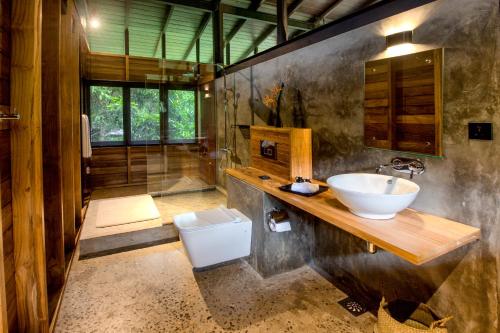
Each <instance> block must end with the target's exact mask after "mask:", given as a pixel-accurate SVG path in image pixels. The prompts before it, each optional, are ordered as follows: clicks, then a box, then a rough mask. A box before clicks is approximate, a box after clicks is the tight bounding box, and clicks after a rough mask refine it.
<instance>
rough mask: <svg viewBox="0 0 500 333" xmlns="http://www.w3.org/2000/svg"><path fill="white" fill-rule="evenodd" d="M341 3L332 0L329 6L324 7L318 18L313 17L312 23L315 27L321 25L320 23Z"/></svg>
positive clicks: (339, 0)
mask: <svg viewBox="0 0 500 333" xmlns="http://www.w3.org/2000/svg"><path fill="white" fill-rule="evenodd" d="M341 2H342V0H333V1H332V2H331V3H330V4H329V5H328V7H326V8H325V9H324V10H323V11H322V12H321V13H320V14H319V15H318V16H316V17H314V18H313V23H314V25H315V26H318V25H320V24H321V22H323V20H324V19H325V18H326V17H327V16H328V15H330V14H331V13H332V12H333V11H334V9H335V8H337V6H338V5H340V3H341Z"/></svg>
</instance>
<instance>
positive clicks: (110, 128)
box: [90, 86, 125, 143]
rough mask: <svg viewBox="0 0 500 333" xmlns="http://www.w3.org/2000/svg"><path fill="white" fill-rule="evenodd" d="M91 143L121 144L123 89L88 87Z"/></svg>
mask: <svg viewBox="0 0 500 333" xmlns="http://www.w3.org/2000/svg"><path fill="white" fill-rule="evenodd" d="M90 123H91V128H92V131H91V135H90V137H91V141H92V143H103V142H109V143H112V142H123V141H124V140H125V136H124V131H123V88H122V87H106V86H91V87H90Z"/></svg>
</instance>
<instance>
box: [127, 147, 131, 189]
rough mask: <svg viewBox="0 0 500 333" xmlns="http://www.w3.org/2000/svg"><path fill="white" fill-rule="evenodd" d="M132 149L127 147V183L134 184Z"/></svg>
mask: <svg viewBox="0 0 500 333" xmlns="http://www.w3.org/2000/svg"><path fill="white" fill-rule="evenodd" d="M130 149H131V147H130V146H127V183H128V184H132V155H131V152H130Z"/></svg>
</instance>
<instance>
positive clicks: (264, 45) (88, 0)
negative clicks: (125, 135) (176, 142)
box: [80, 0, 381, 64]
mask: <svg viewBox="0 0 500 333" xmlns="http://www.w3.org/2000/svg"><path fill="white" fill-rule="evenodd" d="M378 1H381V0H287V3H288V10H289V30H288V32H289V38H293V37H295V36H297V35H299V34H300V33H301V32H303V31H307V30H310V29H313V28H314V27H317V26H320V25H322V24H325V23H328V22H331V21H333V20H336V19H339V18H341V17H343V16H346V15H348V14H351V13H353V12H355V11H358V10H360V9H362V8H364V7H367V6H369V5H371V4H373V3H376V2H378ZM80 2H82V3H83V6H80V7H81V8H84V10H85V12H86V13H85V15H82V16H85V17H87V18H88V17H97V18H99V20H100V22H101V26H100V27H99V28H97V29H92V28H91V27H87V35H88V40H89V44H90V49H91V51H92V52H105V53H114V54H124V53H125V33H124V31H125V29H126V28H128V31H129V53H130V55H135V56H144V57H157V58H160V57H161V33H162V31H165V34H166V58H167V59H169V60H187V61H193V62H194V61H196V40H199V44H200V54H199V60H200V62H203V63H211V62H213V61H212V55H213V41H212V22H211V21H212V18H211V14H210V8H211V6H212V1H209V0H186V1H180V0H176V1H174V0H170V1H169V0H82V1H80ZM222 4H223V6H224V16H223V18H224V20H223V27H224V38H225V41H226V42H227V41H229V42H230V43H229V44H230V47H229V51H230V52H229V53H230V59H229V62H228V61H227V60H226V63H227V64H228V63H234V62H237V61H239V60H242V59H245V58H247V57H248V56H250V55H252V54H254V52H255V50H256V49H257V51H258V52H261V51H264V50H266V49H268V48H270V47H273V46H275V45H276V28H275V24H273V21H272V18H273V17H274V15H276V0H265V1H262V0H260V1H258V0H222ZM266 14H267V15H266ZM226 50H227V48H226ZM224 59H227V55H226V56H225V58H224Z"/></svg>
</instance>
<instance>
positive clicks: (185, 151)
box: [91, 144, 200, 189]
mask: <svg viewBox="0 0 500 333" xmlns="http://www.w3.org/2000/svg"><path fill="white" fill-rule="evenodd" d="M92 152H93V156H92V162H91V163H92V165H91V179H92V188H93V189H96V188H106V187H116V186H126V185H139V184H145V183H148V182H158V181H161V180H164V179H166V178H181V177H184V176H187V177H199V176H200V162H199V146H198V144H178V145H154V146H147V147H146V146H129V147H125V146H122V147H94V148H93V149H92Z"/></svg>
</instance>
